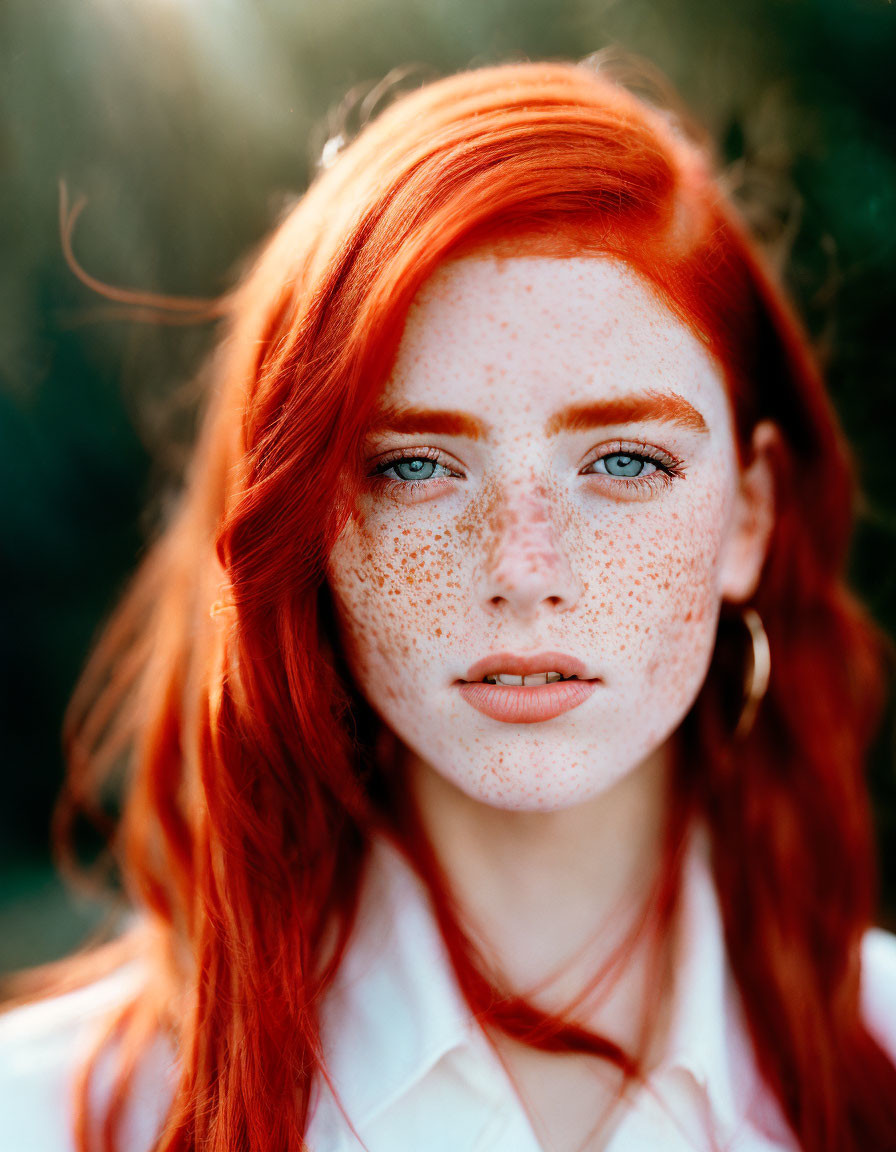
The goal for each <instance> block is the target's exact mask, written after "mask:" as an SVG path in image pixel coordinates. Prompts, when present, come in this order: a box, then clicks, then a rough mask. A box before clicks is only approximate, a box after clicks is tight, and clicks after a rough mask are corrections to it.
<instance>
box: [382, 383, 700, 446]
mask: <svg viewBox="0 0 896 1152" xmlns="http://www.w3.org/2000/svg"><path fill="white" fill-rule="evenodd" d="M645 420H660V421H664V422H666V423H669V424H678V425H680V426H681V427H683V428H690V429H692V430H693V431H696V432H706V431H707V427H706V421H705V420H704V419H703V417H702V416H701V415H700V413H699V412H698V411H697V409H696V408H695V407H694V406H693V405H692V404H690V403H688V401H687V400H685V398H684V397H683V396H679V395H678V393H677V392H633V393H631V394H630V395H627V396H618V397H616V398H615V399H613V400H598V401H592V402H590V403H583V404H570V405H569V406H568V407H566V408H562V409H561V410H560V411H559V412H556V413H555V414H554V415H553V416H552V417H551V418H550V420H548V422H547V426H546V428H545V432H546V434H547V435H548V436H556V435H558V434H559V433H560V432H582V431H586V430H588V429H590V428H600V427H604V426H608V425H612V424H631V423H635V422H637V421H645ZM490 431H491V425H489V424H488V423H486V422H485V421H483V420H480V419H479V418H478V417H476V416H470V415H469V414H468V413H466V412H456V411H450V410H448V409H445V408H411V407H394V406H393V407H389V408H380V409H378V410H377V411H376V412H375V413H374V415H373V417H372V419H371V422H370V426H369V429H368V435H371V436H373V435H382V434H384V433H390V432H391V433H399V434H400V433H405V434H408V435H418V434H425V433H434V434H436V435H442V436H464V437H466V438H467V439H469V440H484V439H487V437H488V435H489V432H490Z"/></svg>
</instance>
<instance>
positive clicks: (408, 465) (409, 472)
mask: <svg viewBox="0 0 896 1152" xmlns="http://www.w3.org/2000/svg"><path fill="white" fill-rule="evenodd" d="M389 467H390V468H394V469H395V471H396V472H397V473H398V475H399V476H400V477H401V479H402V480H429V479H430V478H431V477H432V474H433V473H434V472H435V470H436V462H435V460H426V459H424V458H423V457H422V456H405V457H404V458H403V459H401V460H393V461H392V462H391V464H390V465H389ZM402 469H404V471H402Z"/></svg>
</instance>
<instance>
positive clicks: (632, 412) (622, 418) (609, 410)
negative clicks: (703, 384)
mask: <svg viewBox="0 0 896 1152" xmlns="http://www.w3.org/2000/svg"><path fill="white" fill-rule="evenodd" d="M639 420H664V421H666V422H668V423H672V424H680V425H681V426H682V427H684V428H692V429H693V430H694V431H696V432H705V431H706V430H707V429H706V421H705V420H704V419H703V417H702V416H701V415H700V413H699V412H698V411H697V409H696V408H695V407H694V406H693V405H692V404H689V403H688V402H687V400H685V398H684V397H683V396H679V395H678V393H676V392H637V393H632V394H631V395H630V396H619V397H617V398H616V399H615V400H599V401H597V403H591V404H571V405H570V406H569V407H568V408H564V409H563V410H562V411H560V412H558V413H557V414H556V415H555V416H552V417H551V419H550V420H549V421H548V425H547V434H548V435H549V436H556V435H557V433H558V432H581V431H583V430H585V429H588V428H599V427H601V426H603V425H607V424H630V423H634V422H636V421H639Z"/></svg>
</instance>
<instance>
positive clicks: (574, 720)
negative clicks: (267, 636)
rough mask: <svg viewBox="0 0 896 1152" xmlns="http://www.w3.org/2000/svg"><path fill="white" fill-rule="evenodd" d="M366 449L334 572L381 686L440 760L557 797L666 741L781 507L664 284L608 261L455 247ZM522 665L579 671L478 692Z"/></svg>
mask: <svg viewBox="0 0 896 1152" xmlns="http://www.w3.org/2000/svg"><path fill="white" fill-rule="evenodd" d="M364 460H365V472H366V474H367V476H368V479H367V480H366V481H365V491H364V493H363V495H362V497H361V500H360V502H359V505H358V507H357V508H356V511H355V514H354V516H353V518H352V519H351V520H350V521H349V522H348V524H347V525H346V527H345V529H344V530H343V532H342V534H341V536H340V537H339V539H338V541H337V543H336V545H335V547H334V548H333V551H332V553H331V555H330V558H329V564H328V570H327V579H328V583H329V585H330V589H331V591H332V596H333V602H334V606H335V610H336V618H337V625H338V630H339V638H340V643H341V644H342V647H343V650H344V653H345V656H346V659H347V661H348V666H349V668H350V670H351V672H352V675H353V676H354V679H355V681H356V684H357V686H358V688H359V689H360V691H361V692H362V693H363V695H364V696H365V697H366V699H367V700H368V701H369V702H370V704H371V705H372V707H373V708H374V709H375V710H376V712H377V713H378V714H379V715H380V716H381V717H382V718H383V719H384V720H385V721H386V723H387V724H388V725H389V727H390V728H391V729H392V730H393V731H394V732H395V733H396V734H397V735H398V737H399V738H400V739H401V741H402V742H403V744H404V745H406V747H407V748H408V749H409V750H410V752H411V753H412V754H413V755H414V756H416V757H417V758H418V760H419V761H421V762H422V763H423V764H425V765H426V766H428V767H429V768H431V769H432V770H434V771H435V772H437V773H439V774H440V775H441V776H442V777H443V778H445V779H446V780H448V781H450V782H451V783H453V784H454V785H456V786H457V787H458V788H460V789H461V790H462V791H463V792H464V793H466V794H467V795H468V796H471V797H473V798H474V799H478V800H480V801H482V802H484V803H487V804H490V805H494V806H498V807H502V808H508V809H530V810H535V809H542V810H550V809H558V808H562V807H566V806H568V805H571V804H575V803H578V802H581V801H584V800H587V799H591V798H594V797H596V796H597V795H599V794H600V793H601V792H603V791H604V790H606V789H608V788H609V787H610V786H612V785H613V784H615V783H616V782H617V781H619V780H620V779H621V778H622V777H624V776H625V775H626V774H627V773H629V772H631V771H632V770H633V769H635V768H636V767H637V766H638V765H639V764H640V763H642V762H643V761H644V760H645V759H646V758H648V757H650V756H651V755H652V754H653V753H655V752H657V750H658V749H659V748H660V747H661V745H663V743H664V742H665V741H666V740H667V738H668V737H669V736H670V734H671V733H672V732H673V731H674V730H675V728H676V727H677V726H678V724H679V723H680V721H681V720H682V718H683V717H684V715H685V713H686V712H687V711H688V709H689V708H690V706H691V704H692V703H693V701H694V699H695V697H696V696H697V693H698V691H699V689H700V686H701V684H702V683H703V680H704V677H705V675H706V671H707V667H708V664H709V660H710V656H711V653H712V648H713V643H714V638H715V632H716V624H717V619H718V614H719V609H720V605H721V601H722V599H723V598H725V597H726V596H727V597H730V598H731V599H734V600H741V599H743V598H745V597H747V596H749V595H750V593H751V592H752V589H753V587H754V585H755V582H756V580H757V579H758V575H759V570H760V567H761V563H762V558H763V555H764V549H765V543H766V540H767V534H768V529H769V527H770V515H771V512H770V507H769V483H768V481H769V475H768V473H767V471H766V472H765V473H763V474H762V476H761V477H759V479H758V480H757V479H756V476H755V475H754V473H755V468H756V467H759V466H760V465H761V466H762V467H765V465H764V464H762V462H761V461H760V465H755V466H754V469H753V470H752V472H751V473H750V475H752V479H750V475H748V473H747V472H745V473H743V474H741V473H740V472H739V470H738V462H737V455H736V449H735V443H734V434H733V425H732V416H731V411H730V407H729V402H728V398H727V392H726V388H725V384H724V381H723V377H722V374H721V370H720V369H719V368H718V366H717V365H716V364H715V362H714V361H713V359H712V358H711V356H710V354H709V352H708V351H707V349H706V348H705V346H704V345H703V344H702V343H701V341H700V340H699V339H698V338H697V337H695V336H694V335H693V334H692V332H691V331H690V330H689V329H688V328H686V327H685V326H684V325H683V324H682V323H681V322H680V321H679V320H678V319H677V318H675V317H674V316H673V315H672V313H671V312H670V311H669V310H668V309H667V308H666V307H665V306H664V305H663V304H662V303H661V302H660V300H659V299H658V298H657V297H656V296H655V294H654V292H653V290H652V289H651V287H650V286H649V285H648V283H647V282H646V281H644V280H642V279H641V278H640V277H638V275H637V274H636V273H634V272H633V271H632V270H631V269H630V268H629V267H628V266H627V265H625V264H623V263H621V262H619V261H617V260H614V259H612V258H609V257H590V256H589V257H582V258H547V257H527V256H518V257H512V258H504V259H501V258H498V257H494V256H488V255H475V256H472V257H467V258H463V259H459V260H455V261H452V262H449V263H447V264H445V265H443V266H442V267H441V268H440V269H439V271H438V272H437V273H436V275H435V276H433V277H432V279H431V280H430V281H429V282H428V283H427V284H426V285H425V286H424V287H423V289H422V290H421V291H420V292H419V293H418V296H417V298H416V300H415V302H414V304H413V307H412V308H411V311H410V314H409V316H408V320H407V325H406V329H405V332H404V336H403V339H402V343H401V346H400V350H399V354H398V358H397V362H396V365H395V369H394V371H393V373H392V376H391V377H390V379H389V381H388V384H387V386H386V388H385V391H384V394H383V396H382V399H381V403H380V406H379V409H378V418H377V419H376V420H375V421H374V425H373V427H372V428H371V431H370V434H369V437H368V439H367V442H366V445H365V450H364ZM748 472H749V470H748ZM763 500H764V503H763ZM533 655H534V661H530V663H529V664H526V663H525V662H524V660H523V661H522V662H521V660H520V658H525V657H530V656H533ZM523 672H528V673H538V672H541V673H556V672H560V673H561V674H563V676H564V677H565V676H568V675H569V674H570V673H571V672H576V673H577V675H578V680H572V681H570V682H568V683H562V682H558V683H556V684H554V683H550V682H549V683H544V682H543V683H541V685H540V686H539V685H536V684H532V683H531V682H530V681H529V680H528V677H527V682H525V683H523V684H519V685H516V684H511V685H508V686H501V685H500V684H496V685H491V684H484V683H479V684H478V686H472V682H474V681H482V679H483V677H485V676H486V675H487V674H489V673H503V674H508V675H513V674H514V673H516V676H517V680H519V675H521V674H522V673H523ZM541 680H542V681H545V677H544V676H542V677H541ZM553 680H554V677H553V676H551V677H550V681H553ZM585 680H587V681H588V683H583V682H582V681H585ZM467 682H470V683H467ZM564 709H565V710H564Z"/></svg>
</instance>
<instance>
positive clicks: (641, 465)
mask: <svg viewBox="0 0 896 1152" xmlns="http://www.w3.org/2000/svg"><path fill="white" fill-rule="evenodd" d="M592 463H593V465H594V466H595V467H596V468H597V471H598V472H605V473H606V474H607V475H608V476H620V477H633V476H650V475H651V474H652V473H653V472H656V470H657V468H658V467H659V465H658V463H657V462H656V461H655V460H650V459H648V458H647V457H646V456H638V455H636V454H635V453H633V452H613V453H612V454H611V455H609V456H601V457H599V458H598V459H597V460H594V461H592Z"/></svg>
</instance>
